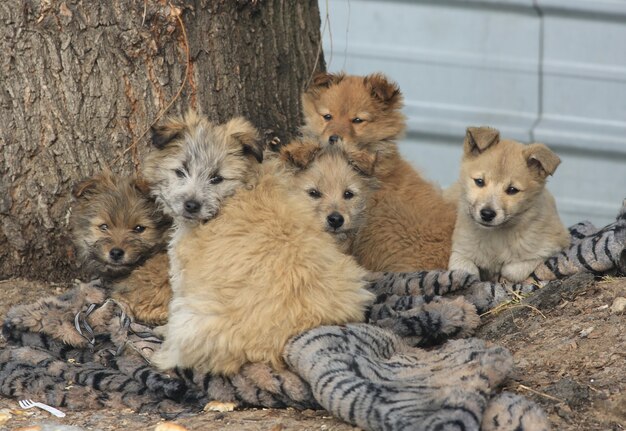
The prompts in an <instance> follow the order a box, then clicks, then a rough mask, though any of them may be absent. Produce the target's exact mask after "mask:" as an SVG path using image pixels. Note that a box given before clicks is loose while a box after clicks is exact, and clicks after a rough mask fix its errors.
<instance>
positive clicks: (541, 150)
mask: <svg viewBox="0 0 626 431" xmlns="http://www.w3.org/2000/svg"><path fill="white" fill-rule="evenodd" d="M522 154H523V155H524V158H525V159H526V163H527V164H528V168H529V169H530V170H532V171H535V172H537V173H538V174H539V176H541V177H542V178H546V177H547V176H548V175H552V174H554V172H555V171H556V168H557V167H558V166H559V164H560V163H561V159H560V158H559V156H557V155H556V153H554V152H553V151H552V150H551V149H550V148H548V147H546V146H545V145H544V144H530V145H527V146H526V148H524V150H523V152H522Z"/></svg>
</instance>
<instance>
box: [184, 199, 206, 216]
mask: <svg viewBox="0 0 626 431" xmlns="http://www.w3.org/2000/svg"><path fill="white" fill-rule="evenodd" d="M201 206H202V205H201V204H200V202H198V201H195V200H193V199H189V200H188V201H185V211H187V212H188V213H191V214H193V213H197V212H198V211H200V207H201Z"/></svg>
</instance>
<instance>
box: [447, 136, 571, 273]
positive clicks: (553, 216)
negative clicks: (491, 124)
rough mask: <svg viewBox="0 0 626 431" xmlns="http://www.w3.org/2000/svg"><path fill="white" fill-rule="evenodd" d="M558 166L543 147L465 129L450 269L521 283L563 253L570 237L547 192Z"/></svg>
mask: <svg viewBox="0 0 626 431" xmlns="http://www.w3.org/2000/svg"><path fill="white" fill-rule="evenodd" d="M559 163H560V159H559V157H558V156H557V155H556V154H554V153H553V152H552V151H551V150H550V149H549V148H548V147H546V146H545V145H543V144H530V145H523V144H521V143H519V142H515V141H511V140H500V134H499V132H498V131H497V130H495V129H491V128H488V127H470V128H468V129H467V133H466V137H465V142H464V156H463V160H462V162H461V175H460V178H459V182H458V186H457V187H458V191H459V194H460V198H459V214H458V218H457V221H456V227H455V231H454V237H453V245H452V255H451V257H450V265H449V266H450V269H461V270H464V271H467V272H470V273H473V274H479V273H480V275H481V277H482V278H483V279H497V278H499V277H503V278H505V279H507V280H510V281H514V282H520V281H523V280H525V279H526V278H527V277H528V276H529V275H530V274H531V273H532V271H533V270H534V269H535V268H536V267H537V265H539V264H540V263H542V262H543V261H544V260H545V259H547V258H549V257H550V256H552V255H554V254H556V253H557V252H559V251H560V250H562V249H564V248H566V247H567V246H568V245H569V243H570V236H569V233H568V232H567V229H565V227H564V226H563V224H562V223H561V220H560V219H559V215H558V213H557V210H556V204H555V202H554V198H553V197H552V195H551V194H550V192H549V191H548V190H547V189H546V188H545V183H546V179H547V177H548V175H552V174H553V173H554V171H555V170H556V168H557V166H558V165H559Z"/></svg>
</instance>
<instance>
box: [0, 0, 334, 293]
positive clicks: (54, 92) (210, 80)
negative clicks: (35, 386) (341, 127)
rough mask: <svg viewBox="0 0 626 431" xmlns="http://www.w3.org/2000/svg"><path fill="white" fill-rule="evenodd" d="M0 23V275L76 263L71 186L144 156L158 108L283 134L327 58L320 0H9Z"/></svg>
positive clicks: (46, 273) (49, 275) (61, 270)
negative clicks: (235, 119)
mask: <svg viewBox="0 0 626 431" xmlns="http://www.w3.org/2000/svg"><path fill="white" fill-rule="evenodd" d="M181 21H182V23H181ZM0 23H1V27H0V59H1V62H0V151H1V152H0V279H4V278H10V277H31V278H38V279H46V280H49V281H67V280H69V279H72V278H73V277H75V276H76V272H75V268H74V265H73V259H72V251H71V250H72V247H71V244H69V242H68V240H67V218H68V214H69V213H68V211H69V208H70V194H69V191H70V190H71V187H72V185H73V184H74V183H75V182H76V181H78V180H80V179H82V178H85V177H87V176H90V175H92V174H93V173H95V172H97V171H99V170H101V169H102V168H103V167H104V166H106V165H108V166H110V167H111V168H112V170H113V171H114V172H117V173H120V174H129V173H130V172H132V171H133V170H137V169H139V168H140V164H141V159H142V156H143V154H144V153H145V152H146V151H147V149H148V145H147V135H148V134H146V132H147V131H148V130H149V127H150V125H151V124H152V123H153V122H154V120H155V119H156V118H157V117H158V116H159V115H160V114H161V113H162V111H165V110H167V114H166V115H168V114H172V113H181V112H184V111H185V110H187V109H188V108H189V107H193V108H196V109H199V110H200V111H201V112H203V113H204V114H206V115H208V116H209V118H211V119H212V120H214V121H218V122H221V121H224V120H226V119H228V118H230V117H232V116H234V115H243V116H245V117H247V118H248V119H250V120H251V121H252V122H253V123H254V124H255V125H256V126H257V127H258V128H259V129H260V130H261V131H262V132H263V133H264V135H265V137H266V138H267V139H272V138H274V137H276V136H277V137H279V138H280V139H281V140H283V141H284V140H286V139H289V137H290V136H291V135H292V134H293V133H294V132H295V131H296V129H297V127H298V126H299V125H300V92H301V91H302V89H303V88H304V87H305V86H306V84H307V81H308V80H309V79H310V77H311V75H312V74H313V72H314V69H317V70H323V69H324V67H325V66H324V62H323V57H322V52H321V49H320V16H319V10H318V6H317V1H316V0H307V1H281V0H247V1H241V0H237V1H235V0H213V1H211V0H204V1H203V0H196V1H185V2H182V1H181V0H176V1H165V0H164V1H159V0H145V1H138V0H111V1H99V0H23V1H21V2H20V1H3V2H1V3H0ZM188 55H189V57H188ZM181 88H182V91H181V92H180V94H178V93H179V89H181ZM172 101H173V103H172V105H171V106H170V107H169V109H168V106H169V105H170V102H172Z"/></svg>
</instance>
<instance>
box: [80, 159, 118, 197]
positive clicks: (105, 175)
mask: <svg viewBox="0 0 626 431" xmlns="http://www.w3.org/2000/svg"><path fill="white" fill-rule="evenodd" d="M101 187H105V188H106V187H115V183H114V182H113V172H111V170H110V169H109V168H108V167H105V168H104V169H102V172H100V173H98V174H96V175H94V176H92V177H90V178H86V179H84V180H82V181H80V182H78V183H76V184H75V185H74V187H72V196H74V197H75V198H77V199H78V198H82V197H87V196H89V195H90V194H92V193H94V192H95V191H96V190H98V188H101Z"/></svg>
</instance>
